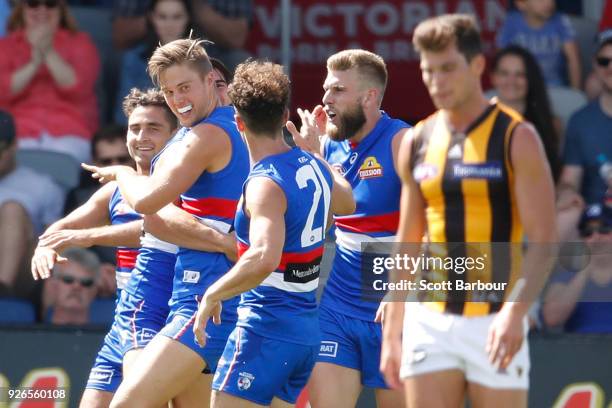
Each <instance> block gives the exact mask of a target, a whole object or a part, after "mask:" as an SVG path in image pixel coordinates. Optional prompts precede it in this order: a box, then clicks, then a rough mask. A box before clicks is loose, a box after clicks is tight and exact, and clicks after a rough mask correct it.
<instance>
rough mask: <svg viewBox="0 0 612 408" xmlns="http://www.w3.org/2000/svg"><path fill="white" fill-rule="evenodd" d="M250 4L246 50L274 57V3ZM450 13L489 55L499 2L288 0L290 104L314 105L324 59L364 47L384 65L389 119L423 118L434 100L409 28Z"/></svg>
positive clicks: (277, 19)
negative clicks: (467, 17)
mask: <svg viewBox="0 0 612 408" xmlns="http://www.w3.org/2000/svg"><path fill="white" fill-rule="evenodd" d="M255 3H256V5H255V11H254V26H253V30H252V32H251V35H250V36H249V42H248V49H249V50H250V51H251V53H252V54H253V55H254V56H256V57H258V58H268V59H271V60H274V61H280V32H281V10H280V1H279V0H257V1H256V2H255ZM455 12H456V13H467V14H472V15H474V16H476V18H477V20H478V22H479V24H480V27H481V29H482V36H483V39H484V45H485V50H486V52H487V53H488V54H490V52H491V51H492V50H493V48H494V47H493V45H494V38H495V32H496V31H497V30H498V29H499V28H500V27H501V25H502V24H503V21H504V18H505V15H506V0H472V1H469V0H448V1H440V0H403V1H402V0H387V1H368V0H347V1H343V0H334V1H312V0H293V1H292V7H291V24H290V26H291V52H292V66H291V80H292V86H293V104H294V107H295V106H301V107H304V108H311V107H313V106H315V105H316V104H318V103H320V102H321V97H322V96H323V90H322V85H323V81H324V79H325V61H326V60H327V57H328V56H330V55H331V54H333V53H335V52H337V51H340V50H343V49H347V48H364V49H368V50H370V51H372V52H375V53H377V54H379V55H380V56H382V57H383V58H384V59H385V61H386V62H387V65H388V69H389V86H388V87H387V92H386V96H385V99H384V101H383V108H384V109H385V110H386V111H387V112H389V114H390V115H391V116H394V117H399V118H403V119H406V120H411V121H413V120H416V119H420V118H423V117H424V116H426V115H427V114H429V113H431V112H433V105H432V103H431V100H430V98H429V96H428V94H427V91H426V89H425V87H424V86H423V83H422V81H421V73H420V70H419V63H418V55H417V54H416V53H415V51H414V49H413V47H412V42H411V40H412V32H413V31H414V28H415V26H416V25H417V24H418V23H419V22H420V21H422V20H423V19H425V18H427V17H430V16H433V15H439V14H444V13H455ZM485 80H487V79H486V78H485Z"/></svg>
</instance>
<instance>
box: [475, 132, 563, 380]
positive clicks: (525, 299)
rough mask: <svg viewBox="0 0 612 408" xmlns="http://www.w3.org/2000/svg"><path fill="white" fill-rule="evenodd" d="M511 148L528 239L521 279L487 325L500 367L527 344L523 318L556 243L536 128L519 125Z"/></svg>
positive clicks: (548, 177)
mask: <svg viewBox="0 0 612 408" xmlns="http://www.w3.org/2000/svg"><path fill="white" fill-rule="evenodd" d="M510 151H511V153H510V154H511V160H512V168H513V170H514V175H515V180H514V186H513V188H514V192H515V196H516V204H517V207H518V212H519V217H520V220H521V223H522V224H523V227H524V230H525V235H526V236H527V240H528V242H529V243H528V247H527V251H526V252H525V254H524V256H523V263H522V265H521V269H522V277H521V279H519V280H518V281H517V282H516V283H515V285H514V288H513V290H512V293H511V294H510V296H509V299H508V301H506V302H505V303H504V305H503V306H502V308H501V310H500V311H499V313H497V315H496V316H495V318H494V319H493V322H492V323H491V326H490V327H489V333H488V337H487V346H486V351H487V353H488V355H489V361H490V362H491V364H495V365H498V367H500V368H505V367H507V366H508V365H509V364H510V362H511V361H512V358H513V357H514V355H515V354H516V353H517V352H518V351H519V350H520V348H521V346H522V344H523V340H524V332H523V319H524V317H525V316H526V315H527V312H528V311H529V308H530V306H531V304H532V303H533V301H535V300H536V299H537V298H538V296H539V294H540V292H541V290H542V288H543V287H544V284H545V283H546V280H547V279H548V275H549V273H550V271H551V269H552V266H553V263H554V259H555V257H556V244H557V228H556V212H555V192H554V186H553V181H552V175H551V173H550V167H549V166H548V165H547V162H546V156H545V154H544V148H543V146H542V142H541V140H540V137H539V136H538V135H537V133H536V131H535V129H534V128H533V126H531V125H529V124H526V123H525V124H520V125H518V126H517V128H516V129H515V130H514V134H513V137H512V145H511V146H510ZM534 197H537V199H534Z"/></svg>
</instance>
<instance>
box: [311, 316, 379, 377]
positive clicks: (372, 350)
mask: <svg viewBox="0 0 612 408" xmlns="http://www.w3.org/2000/svg"><path fill="white" fill-rule="evenodd" d="M319 324H320V326H321V348H320V350H319V356H318V357H317V362H323V363H331V364H336V365H339V366H343V367H348V368H353V369H355V370H359V371H360V372H361V384H363V385H364V386H366V387H371V388H388V387H387V384H386V383H385V379H384V377H383V375H382V374H381V372H380V369H379V366H380V349H381V346H382V330H381V325H380V324H379V323H374V322H368V321H365V320H361V319H355V318H352V317H349V316H346V315H343V314H341V313H336V312H334V311H331V310H329V309H327V308H325V307H320V308H319Z"/></svg>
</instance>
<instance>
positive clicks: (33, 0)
mask: <svg viewBox="0 0 612 408" xmlns="http://www.w3.org/2000/svg"><path fill="white" fill-rule="evenodd" d="M25 4H26V5H27V6H28V7H30V8H37V7H40V6H45V7H46V8H54V7H57V6H58V5H59V0H26V1H25Z"/></svg>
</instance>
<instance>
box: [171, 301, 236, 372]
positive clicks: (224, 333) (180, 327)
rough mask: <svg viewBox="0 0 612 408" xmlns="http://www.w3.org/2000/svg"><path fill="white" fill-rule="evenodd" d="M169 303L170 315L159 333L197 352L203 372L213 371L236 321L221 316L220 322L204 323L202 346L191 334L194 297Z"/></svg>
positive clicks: (193, 316)
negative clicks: (204, 342)
mask: <svg viewBox="0 0 612 408" xmlns="http://www.w3.org/2000/svg"><path fill="white" fill-rule="evenodd" d="M170 304H171V305H170V315H168V320H167V321H166V326H165V327H164V328H163V329H162V330H161V331H160V332H159V334H161V335H163V336H166V337H170V338H171V339H173V340H176V341H178V342H179V343H181V344H183V345H185V346H187V347H189V348H190V349H192V350H193V351H195V352H196V353H198V354H199V355H200V357H202V359H203V360H204V362H205V363H206V369H205V370H204V373H205V374H210V373H214V372H215V370H216V369H217V363H218V362H219V358H221V354H223V349H225V343H227V338H228V337H229V335H230V333H231V332H232V330H233V329H234V327H235V326H236V321H235V320H230V321H228V320H226V319H223V316H222V317H221V324H220V325H218V326H217V325H216V324H213V322H212V319H211V320H210V321H209V322H208V324H207V325H206V345H205V346H204V348H202V347H200V346H199V345H198V343H196V341H195V335H194V334H193V322H194V320H195V317H196V313H197V312H198V301H196V300H195V297H194V298H193V299H190V298H186V299H181V300H179V301H171V302H170ZM224 305H225V303H224Z"/></svg>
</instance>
